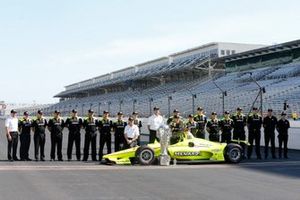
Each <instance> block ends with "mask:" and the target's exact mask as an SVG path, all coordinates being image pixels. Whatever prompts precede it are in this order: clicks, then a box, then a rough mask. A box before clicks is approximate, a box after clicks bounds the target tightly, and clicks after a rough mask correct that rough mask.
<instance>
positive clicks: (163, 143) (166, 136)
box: [157, 124, 171, 166]
mask: <svg viewBox="0 0 300 200" xmlns="http://www.w3.org/2000/svg"><path fill="white" fill-rule="evenodd" d="M157 132H158V137H159V139H160V157H159V161H160V165H163V166H168V165H170V156H169V155H168V146H169V141H170V137H171V130H170V128H169V126H168V125H165V124H163V125H161V126H160V128H159V129H158V131H157Z"/></svg>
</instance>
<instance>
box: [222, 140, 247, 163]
mask: <svg viewBox="0 0 300 200" xmlns="http://www.w3.org/2000/svg"><path fill="white" fill-rule="evenodd" d="M224 158H225V160H226V162H229V163H239V162H241V160H242V159H243V148H242V147H241V146H240V145H238V144H228V145H227V147H226V149H225V152H224Z"/></svg>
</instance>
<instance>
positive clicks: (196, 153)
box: [174, 151, 200, 156]
mask: <svg viewBox="0 0 300 200" xmlns="http://www.w3.org/2000/svg"><path fill="white" fill-rule="evenodd" d="M174 155H175V156H199V155H200V152H199V151H177V152H174Z"/></svg>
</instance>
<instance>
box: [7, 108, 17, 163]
mask: <svg viewBox="0 0 300 200" xmlns="http://www.w3.org/2000/svg"><path fill="white" fill-rule="evenodd" d="M5 128H6V137H7V158H8V160H9V161H19V159H18V158H17V147H18V139H19V132H18V118H17V111H15V110H11V111H10V116H9V117H8V118H7V119H6V120H5ZM11 150H12V154H11Z"/></svg>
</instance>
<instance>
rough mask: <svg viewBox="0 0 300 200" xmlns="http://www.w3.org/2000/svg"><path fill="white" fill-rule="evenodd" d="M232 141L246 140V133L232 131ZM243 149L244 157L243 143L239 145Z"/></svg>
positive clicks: (238, 130)
mask: <svg viewBox="0 0 300 200" xmlns="http://www.w3.org/2000/svg"><path fill="white" fill-rule="evenodd" d="M232 139H234V140H243V141H245V140H246V133H245V130H244V129H233V134H232ZM240 145H241V147H242V148H243V154H244V156H245V151H246V145H245V144H244V143H241V144H240Z"/></svg>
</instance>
